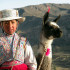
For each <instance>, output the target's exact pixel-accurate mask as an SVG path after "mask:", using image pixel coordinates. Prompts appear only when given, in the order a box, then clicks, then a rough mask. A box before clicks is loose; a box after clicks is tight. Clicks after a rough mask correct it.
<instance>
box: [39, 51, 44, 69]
mask: <svg viewBox="0 0 70 70" xmlns="http://www.w3.org/2000/svg"><path fill="white" fill-rule="evenodd" d="M44 57H45V51H44V53H43V56H42V59H41V62H40V65H39V67H38V70H40V68H41V65H42V63H43V60H44Z"/></svg>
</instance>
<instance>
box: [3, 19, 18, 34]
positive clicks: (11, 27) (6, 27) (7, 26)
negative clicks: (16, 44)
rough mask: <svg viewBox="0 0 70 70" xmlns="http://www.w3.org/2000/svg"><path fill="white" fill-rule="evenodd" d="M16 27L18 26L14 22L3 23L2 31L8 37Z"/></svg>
mask: <svg viewBox="0 0 70 70" xmlns="http://www.w3.org/2000/svg"><path fill="white" fill-rule="evenodd" d="M17 25H18V24H17V21H16V20H10V21H3V29H4V31H5V32H6V33H7V34H9V35H11V34H13V33H14V32H15V31H16V29H17Z"/></svg>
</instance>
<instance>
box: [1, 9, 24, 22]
mask: <svg viewBox="0 0 70 70" xmlns="http://www.w3.org/2000/svg"><path fill="white" fill-rule="evenodd" d="M13 19H17V20H18V21H19V22H24V20H25V17H20V16H19V13H18V10H15V9H7V10H2V11H0V22H1V21H8V20H13Z"/></svg>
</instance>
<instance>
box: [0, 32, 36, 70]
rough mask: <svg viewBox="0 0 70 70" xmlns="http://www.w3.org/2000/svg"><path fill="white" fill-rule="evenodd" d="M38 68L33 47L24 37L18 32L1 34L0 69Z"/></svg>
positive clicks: (34, 69) (21, 69)
mask: <svg viewBox="0 0 70 70" xmlns="http://www.w3.org/2000/svg"><path fill="white" fill-rule="evenodd" d="M3 69H8V70H36V69H37V63H36V59H35V56H34V54H33V51H32V48H31V46H30V44H29V42H28V41H27V39H26V38H24V37H19V36H18V35H17V34H16V33H14V34H12V35H7V34H5V33H3V34H2V35H1V36H0V70H3Z"/></svg>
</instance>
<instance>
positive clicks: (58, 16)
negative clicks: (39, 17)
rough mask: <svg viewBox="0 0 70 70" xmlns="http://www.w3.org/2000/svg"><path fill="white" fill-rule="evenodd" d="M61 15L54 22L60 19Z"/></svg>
mask: <svg viewBox="0 0 70 70" xmlns="http://www.w3.org/2000/svg"><path fill="white" fill-rule="evenodd" d="M60 17H61V15H59V16H58V17H57V18H56V19H55V20H53V21H54V22H57V21H58V20H59V19H60Z"/></svg>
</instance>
